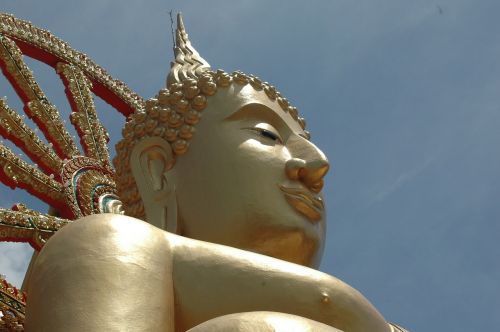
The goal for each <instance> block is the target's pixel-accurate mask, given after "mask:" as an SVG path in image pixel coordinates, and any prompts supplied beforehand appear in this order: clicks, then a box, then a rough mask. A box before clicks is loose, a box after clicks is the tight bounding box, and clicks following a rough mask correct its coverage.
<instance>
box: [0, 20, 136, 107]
mask: <svg viewBox="0 0 500 332" xmlns="http://www.w3.org/2000/svg"><path fill="white" fill-rule="evenodd" d="M0 34H3V35H5V36H9V37H10V38H13V39H15V40H16V41H20V42H21V43H25V44H26V45H29V46H31V48H33V47H34V48H35V49H36V50H40V51H43V52H42V53H43V54H42V55H40V54H41V53H40V52H39V53H34V55H33V56H35V55H37V56H39V58H42V57H43V56H46V55H47V54H49V55H51V57H50V59H49V60H47V61H46V62H47V63H48V64H49V65H51V66H55V65H56V64H57V63H58V62H67V63H71V64H73V65H75V66H77V67H78V68H79V69H80V70H82V71H83V73H85V75H86V76H87V77H89V78H90V79H91V80H92V81H95V82H98V83H100V84H99V85H98V86H94V90H93V91H94V92H95V93H96V94H97V95H99V96H100V97H101V98H103V99H105V100H106V101H108V102H109V103H110V104H112V105H113V106H115V107H116V108H117V109H118V110H119V111H121V112H122V113H124V114H125V115H128V114H130V113H132V112H133V111H134V110H138V109H142V108H143V107H144V100H143V99H142V97H140V96H139V95H137V94H136V93H135V92H133V91H132V90H130V89H129V88H128V87H127V86H126V85H125V84H124V83H123V82H121V81H119V80H116V79H113V78H112V77H111V76H110V75H109V74H108V73H107V72H106V71H105V70H104V69H103V68H102V67H100V66H98V65H97V64H95V63H94V62H93V61H92V60H91V59H90V58H89V57H88V56H87V55H86V54H83V53H81V52H78V51H76V50H74V49H72V48H71V47H70V46H69V45H68V44H67V43H66V42H64V41H62V40H60V39H59V38H57V37H55V36H54V35H52V34H51V33H50V32H49V31H47V30H44V29H40V28H37V27H35V26H33V25H32V24H31V23H30V22H28V21H25V20H21V19H18V18H15V17H14V16H12V15H9V14H0ZM29 46H28V47H26V49H27V50H28V49H29ZM95 82H94V83H95ZM107 91H110V92H112V93H113V94H114V96H108V95H107V94H106V93H107ZM108 97H109V98H108ZM122 103H124V104H125V105H126V106H127V108H126V109H125V108H124V107H121V106H122Z"/></svg>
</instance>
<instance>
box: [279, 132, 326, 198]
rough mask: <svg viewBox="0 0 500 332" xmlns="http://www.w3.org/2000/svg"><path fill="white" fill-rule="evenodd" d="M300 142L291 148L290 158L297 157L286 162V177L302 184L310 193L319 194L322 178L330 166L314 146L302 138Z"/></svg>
mask: <svg viewBox="0 0 500 332" xmlns="http://www.w3.org/2000/svg"><path fill="white" fill-rule="evenodd" d="M300 140H301V141H300V144H299V142H296V143H294V144H292V146H291V149H290V150H292V151H290V152H292V156H294V155H297V157H295V158H292V159H290V160H288V161H287V162H286V165H285V172H286V175H287V176H288V178H290V179H291V180H298V181H300V182H302V183H303V184H304V185H305V186H306V187H307V188H308V189H309V190H311V191H312V192H315V193H319V192H320V191H321V189H322V188H323V177H324V176H325V175H326V173H327V172H328V169H329V168H330V164H329V163H328V159H326V157H325V155H324V154H323V152H321V150H319V149H318V148H317V147H316V146H315V145H314V144H312V143H311V142H309V141H307V140H305V139H303V138H300ZM293 148H295V149H293ZM293 150H295V151H293ZM294 152H295V153H294Z"/></svg>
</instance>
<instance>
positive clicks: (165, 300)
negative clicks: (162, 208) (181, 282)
mask: <svg viewBox="0 0 500 332" xmlns="http://www.w3.org/2000/svg"><path fill="white" fill-rule="evenodd" d="M171 262H172V255H171V254H170V249H169V246H168V241H166V240H165V233H164V232H162V231H159V230H158V229H157V228H155V227H153V226H150V225H149V224H146V223H144V222H141V221H139V220H137V219H132V218H128V217H123V216H117V215H111V214H104V215H95V216H90V217H86V218H83V219H80V220H78V221H76V222H75V223H73V224H71V225H68V226H66V227H64V228H63V229H61V230H60V231H59V232H58V233H57V234H55V235H54V237H53V238H51V239H50V241H49V242H48V243H47V244H46V245H45V247H44V248H43V250H42V251H41V252H40V254H39V256H38V258H37V260H36V263H35V266H34V269H33V273H32V274H31V278H30V280H29V282H28V289H27V291H28V303H27V305H28V307H27V321H26V331H50V332H58V331H61V332H62V331H64V332H67V331H72V332H77V331H85V332H90V331H92V332H93V331H162V332H165V331H173V324H174V320H173V291H172V279H171V276H172V267H171V266H172V265H171Z"/></svg>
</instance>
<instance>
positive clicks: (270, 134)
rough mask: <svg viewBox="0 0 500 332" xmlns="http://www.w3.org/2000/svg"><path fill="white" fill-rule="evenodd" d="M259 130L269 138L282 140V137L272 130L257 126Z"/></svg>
mask: <svg viewBox="0 0 500 332" xmlns="http://www.w3.org/2000/svg"><path fill="white" fill-rule="evenodd" d="M255 129H256V130H257V131H258V132H260V135H261V136H264V137H265V138H269V139H272V140H273V141H277V142H280V141H281V139H280V137H279V136H278V135H277V134H275V133H273V132H272V131H269V130H267V129H262V128H255Z"/></svg>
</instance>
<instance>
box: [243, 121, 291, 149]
mask: <svg viewBox="0 0 500 332" xmlns="http://www.w3.org/2000/svg"><path fill="white" fill-rule="evenodd" d="M248 129H250V130H252V131H254V132H256V133H258V134H259V135H260V136H261V137H264V138H265V139H266V140H271V141H273V142H275V143H279V144H283V140H282V139H281V136H280V134H278V131H277V130H276V129H275V128H274V127H273V126H271V125H270V124H267V123H259V124H258V125H256V126H255V127H252V128H248Z"/></svg>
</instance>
